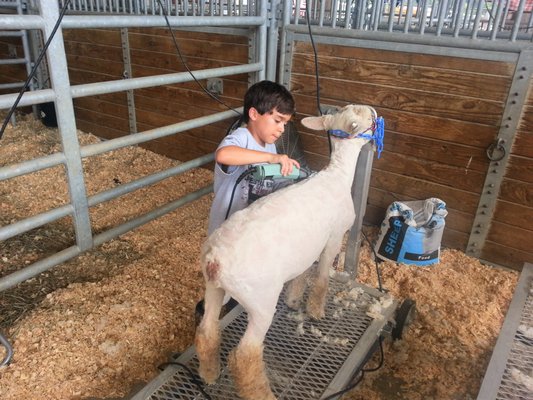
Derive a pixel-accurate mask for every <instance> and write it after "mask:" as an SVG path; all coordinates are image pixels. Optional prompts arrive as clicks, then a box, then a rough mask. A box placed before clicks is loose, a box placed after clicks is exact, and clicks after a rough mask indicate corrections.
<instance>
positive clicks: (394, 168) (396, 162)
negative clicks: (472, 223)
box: [374, 151, 485, 193]
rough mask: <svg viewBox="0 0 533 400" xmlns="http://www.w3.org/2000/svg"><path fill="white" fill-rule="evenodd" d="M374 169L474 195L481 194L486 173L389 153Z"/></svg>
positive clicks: (382, 155)
mask: <svg viewBox="0 0 533 400" xmlns="http://www.w3.org/2000/svg"><path fill="white" fill-rule="evenodd" d="M374 169H379V170H382V171H386V172H392V173H395V174H400V175H404V176H409V177H411V178H415V179H419V180H424V181H427V182H433V183H437V184H440V185H443V186H448V187H453V188H455V189H461V190H465V191H468V192H473V193H480V192H481V190H482V187H483V183H484V181H485V173H481V172H477V171H472V170H465V169H464V168H458V167H455V166H450V165H445V164H441V163H438V162H433V161H428V160H423V159H420V158H414V157H411V156H410V155H404V154H398V153H390V152H388V151H384V152H383V153H382V154H381V159H379V160H377V161H376V162H375V163H374Z"/></svg>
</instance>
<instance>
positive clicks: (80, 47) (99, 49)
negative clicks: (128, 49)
mask: <svg viewBox="0 0 533 400" xmlns="http://www.w3.org/2000/svg"><path fill="white" fill-rule="evenodd" d="M65 52H66V54H67V56H84V57H91V58H95V59H103V60H109V61H114V62H120V63H122V48H121V47H117V46H105V45H99V44H93V43H84V42H72V41H66V42H65ZM103 67H104V66H103V65H100V68H99V69H102V68H103Z"/></svg>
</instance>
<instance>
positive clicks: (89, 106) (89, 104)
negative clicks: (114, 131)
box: [74, 93, 129, 121]
mask: <svg viewBox="0 0 533 400" xmlns="http://www.w3.org/2000/svg"><path fill="white" fill-rule="evenodd" d="M122 94H123V95H124V102H123V104H117V103H114V102H110V101H105V100H103V99H102V98H101V97H100V98H98V97H95V96H91V97H80V98H78V99H74V106H75V107H77V108H80V109H81V108H83V109H86V110H90V111H93V112H96V113H101V114H103V115H110V116H113V117H115V118H122V119H125V120H128V119H129V116H128V106H127V103H126V99H125V97H126V96H125V94H124V93H122ZM95 121H98V119H96V120H95Z"/></svg>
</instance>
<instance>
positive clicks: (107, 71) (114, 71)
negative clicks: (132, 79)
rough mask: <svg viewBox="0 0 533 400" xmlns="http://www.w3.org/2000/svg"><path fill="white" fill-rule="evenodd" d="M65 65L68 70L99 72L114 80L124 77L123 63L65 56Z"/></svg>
mask: <svg viewBox="0 0 533 400" xmlns="http://www.w3.org/2000/svg"><path fill="white" fill-rule="evenodd" d="M67 63H68V66H69V69H70V70H78V71H90V72H96V71H101V72H102V74H104V75H105V76H111V77H113V78H114V79H121V78H123V77H124V75H123V74H124V63H123V62H122V61H120V62H116V61H111V60H106V59H98V58H92V57H84V56H76V55H67ZM104 65H105V67H104Z"/></svg>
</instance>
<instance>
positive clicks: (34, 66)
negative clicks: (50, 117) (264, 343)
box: [0, 0, 70, 139]
mask: <svg viewBox="0 0 533 400" xmlns="http://www.w3.org/2000/svg"><path fill="white" fill-rule="evenodd" d="M69 4H70V0H66V1H65V4H64V5H63V8H62V9H61V13H60V14H59V18H58V19H57V21H56V23H55V25H54V29H52V32H51V33H50V37H49V38H48V39H47V40H46V43H45V45H44V47H43V49H42V50H41V52H40V53H39V56H38V57H37V60H36V61H35V64H34V65H33V68H32V70H31V71H30V74H29V75H28V77H27V78H26V82H24V86H22V88H21V89H20V91H19V94H18V96H17V99H16V100H15V102H14V103H13V105H12V106H11V108H10V109H9V112H8V113H7V116H6V118H5V119H4V123H3V124H2V128H0V139H2V136H3V135H4V131H5V130H6V127H7V124H8V123H9V120H10V119H11V116H12V115H13V113H14V112H15V109H16V108H17V105H18V104H19V102H20V99H22V96H23V95H24V93H25V92H26V90H27V89H28V86H29V85H30V82H31V80H32V79H33V77H34V76H35V73H36V72H37V68H38V67H39V65H40V64H41V61H42V60H43V58H44V56H45V55H46V50H48V47H49V46H50V43H51V42H52V39H53V38H54V36H55V34H56V32H57V29H58V28H59V25H60V24H61V21H62V20H63V17H64V15H65V12H66V11H67V7H68V5H69Z"/></svg>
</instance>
